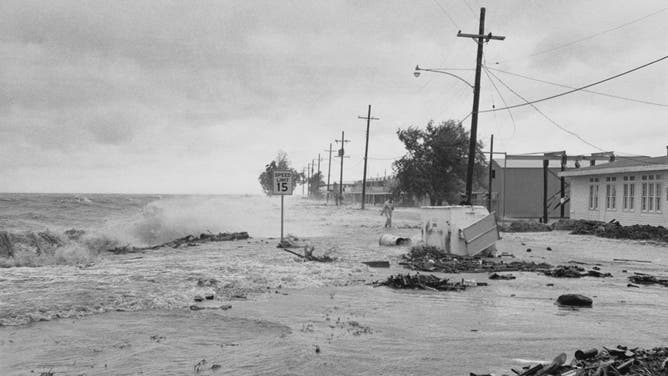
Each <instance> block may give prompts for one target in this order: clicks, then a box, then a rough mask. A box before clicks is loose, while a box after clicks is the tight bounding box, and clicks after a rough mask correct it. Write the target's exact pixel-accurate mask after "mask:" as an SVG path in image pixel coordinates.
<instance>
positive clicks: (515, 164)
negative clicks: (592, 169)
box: [493, 159, 607, 169]
mask: <svg viewBox="0 0 668 376" xmlns="http://www.w3.org/2000/svg"><path fill="white" fill-rule="evenodd" d="M493 161H494V162H495V163H496V164H497V165H498V166H499V167H500V168H540V169H542V168H543V161H542V160H523V159H506V160H503V159H494V160H493ZM588 163H589V162H588V161H580V164H582V165H584V164H588ZM598 163H607V162H606V161H599V162H598ZM549 167H550V168H561V162H559V161H555V160H550V165H549ZM566 168H575V161H573V160H569V161H567V162H566Z"/></svg>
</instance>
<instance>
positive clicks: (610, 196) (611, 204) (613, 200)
mask: <svg viewBox="0 0 668 376" xmlns="http://www.w3.org/2000/svg"><path fill="white" fill-rule="evenodd" d="M605 181H606V184H605V209H606V210H616V208H617V187H616V186H615V184H616V181H617V178H615V177H607V178H605Z"/></svg>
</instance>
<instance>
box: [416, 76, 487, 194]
mask: <svg viewBox="0 0 668 376" xmlns="http://www.w3.org/2000/svg"><path fill="white" fill-rule="evenodd" d="M423 71H424V72H433V73H441V74H445V75H448V76H451V77H454V78H456V79H458V80H459V81H461V82H463V83H465V84H466V85H467V86H468V87H470V88H471V89H472V90H473V108H474V111H476V112H477V111H478V109H477V108H478V106H477V98H478V96H477V94H478V92H479V91H478V90H476V87H475V86H473V85H472V84H471V83H470V82H468V81H466V80H465V79H463V78H461V77H459V76H458V75H456V74H453V73H450V72H446V71H445V70H441V69H431V68H420V66H419V65H416V66H415V71H414V72H413V75H414V76H415V78H418V77H420V72H423ZM476 78H479V77H477V76H476ZM478 82H479V80H476V84H477V83H478ZM476 121H477V120H476ZM474 129H475V125H473V124H472V125H471V135H470V140H469V162H468V168H467V172H466V201H464V204H466V205H471V195H472V185H473V161H474V157H475V147H476V140H475V131H474Z"/></svg>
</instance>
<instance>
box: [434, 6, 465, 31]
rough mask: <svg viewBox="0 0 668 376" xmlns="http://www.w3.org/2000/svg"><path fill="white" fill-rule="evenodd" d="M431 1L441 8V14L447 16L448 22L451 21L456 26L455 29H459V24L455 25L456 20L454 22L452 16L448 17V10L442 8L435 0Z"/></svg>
mask: <svg viewBox="0 0 668 376" xmlns="http://www.w3.org/2000/svg"><path fill="white" fill-rule="evenodd" d="M431 1H433V2H434V4H436V5H437V6H438V7H439V8H440V9H441V11H442V12H443V14H445V15H446V16H447V17H448V19H449V20H450V22H452V24H453V25H455V28H457V30H461V27H459V25H457V22H455V20H453V19H452V17H450V14H449V13H448V11H446V10H445V8H443V6H442V5H441V4H440V3H439V2H438V1H436V0H431Z"/></svg>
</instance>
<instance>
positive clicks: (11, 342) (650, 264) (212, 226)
mask: <svg viewBox="0 0 668 376" xmlns="http://www.w3.org/2000/svg"><path fill="white" fill-rule="evenodd" d="M0 198H4V201H1V202H2V205H4V207H3V211H2V213H0V214H1V216H0V223H3V224H5V226H6V227H8V228H9V229H10V230H11V231H12V232H19V231H41V230H43V229H44V228H45V227H49V229H50V230H51V231H54V232H57V231H62V230H65V229H68V228H71V227H76V228H77V229H83V230H86V231H87V232H88V233H91V234H95V236H104V237H105V238H106V239H111V240H113V241H117V242H119V243H120V244H128V243H130V244H138V245H139V244H155V243H158V242H160V241H167V240H171V239H174V238H176V237H179V236H183V235H185V234H187V233H198V232H206V231H207V230H208V231H212V232H218V231H248V232H249V234H250V235H251V236H252V238H251V239H249V240H243V241H233V242H221V243H209V244H206V245H200V246H197V247H189V248H182V249H169V248H164V249H158V250H149V251H146V252H143V253H133V254H125V255H111V254H104V253H102V254H98V253H97V251H96V250H95V249H93V248H94V247H91V244H94V245H99V242H94V241H90V239H88V241H87V242H84V243H85V244H80V243H77V244H70V243H68V242H66V244H65V245H64V246H63V248H64V249H65V251H61V254H60V257H58V258H44V259H39V258H38V259H36V260H34V259H29V260H27V261H26V264H30V265H40V266H38V267H23V266H11V267H5V268H0V323H2V325H3V326H0V374H2V375H26V374H31V373H33V372H34V373H36V374H39V373H40V372H45V371H49V370H51V371H52V372H54V373H55V374H56V375H81V374H86V375H137V374H145V375H154V374H155V375H183V374H199V375H218V374H220V375H223V374H232V375H342V374H343V375H381V374H382V375H412V374H414V375H432V374H443V375H468V374H469V372H477V373H486V372H495V373H502V372H505V373H507V372H508V371H509V369H510V368H516V369H517V368H518V367H521V366H523V365H526V364H527V362H528V361H538V360H551V359H552V358H553V357H555V356H556V355H558V354H559V353H561V352H566V353H567V354H568V355H569V356H571V355H572V353H573V352H574V351H575V350H576V349H578V348H590V347H600V346H603V345H606V346H614V345H616V344H628V345H631V346H641V347H653V346H666V345H667V344H668V320H666V319H665V317H666V315H665V312H666V310H667V309H668V288H665V287H661V286H641V287H640V288H631V287H627V283H628V280H627V276H628V275H630V274H632V273H633V272H644V273H651V274H658V275H668V247H666V246H665V245H661V244H652V243H647V242H637V241H619V240H610V239H601V238H596V237H591V236H576V235H568V234H567V233H566V232H551V233H523V234H502V236H503V237H504V238H503V239H502V240H501V241H499V242H498V244H497V247H498V249H499V251H500V252H510V253H513V254H515V255H516V256H517V258H521V259H527V260H532V261H545V262H548V263H551V264H553V265H557V264H564V263H566V262H568V261H570V260H576V261H579V262H585V263H588V264H590V265H588V266H593V264H600V265H599V267H600V268H601V271H603V272H610V273H612V274H613V276H614V277H612V278H591V277H587V278H581V279H557V278H551V277H547V276H542V275H538V274H536V273H530V272H524V273H513V274H514V275H516V276H517V279H516V280H510V281H488V280H487V275H486V274H460V275H439V276H448V277H452V278H457V279H459V278H465V279H469V280H470V279H474V280H478V281H486V282H489V286H481V287H475V288H470V289H468V290H466V291H462V292H431V291H427V292H425V291H405V290H391V289H389V288H385V287H373V286H371V285H369V283H370V282H373V281H376V280H383V279H384V278H386V277H387V276H389V275H390V274H396V273H406V272H408V271H407V270H405V269H403V268H402V267H401V266H400V265H398V264H397V262H398V261H400V257H401V254H403V253H405V252H406V251H407V250H408V248H407V247H383V246H379V245H378V238H379V237H380V235H381V234H383V233H385V230H384V229H383V228H382V226H383V224H384V218H383V217H381V216H380V215H379V210H380V208H368V209H367V210H365V211H361V210H359V209H356V208H352V207H345V208H337V207H334V206H333V205H329V206H327V205H324V203H322V202H311V201H307V200H303V199H300V198H298V197H289V198H287V199H286V232H287V233H291V234H294V235H296V236H298V237H300V238H304V239H305V240H306V241H307V242H308V243H309V244H312V245H313V246H314V247H315V254H317V255H322V254H328V255H329V256H331V257H335V258H337V260H336V261H335V262H333V263H316V262H301V261H299V260H298V259H297V258H296V257H295V256H293V255H291V254H289V253H286V252H283V251H281V250H280V249H277V248H276V247H275V245H276V243H277V241H278V239H277V238H276V237H277V236H278V235H279V231H280V224H279V218H280V200H279V199H278V198H266V197H256V196H250V197H245V196H213V197H197V196H196V197H173V196H171V197H148V196H147V197H128V196H114V197H107V198H105V200H106V201H105V200H102V199H100V197H98V196H86V197H85V199H81V198H79V197H77V198H76V200H75V201H74V202H73V203H69V204H67V205H69V206H67V208H66V210H62V211H61V212H60V214H57V213H58V209H54V207H53V205H52V201H54V200H55V198H54V197H47V198H40V199H39V200H38V199H36V198H35V197H30V199H31V200H32V201H31V203H30V210H28V211H27V210H24V209H21V208H25V207H26V204H22V203H21V202H20V201H11V200H20V199H17V198H16V197H15V196H10V197H7V196H2V197H0ZM58 199H62V198H58ZM122 200H125V201H122ZM36 201H37V202H38V203H35V202H36ZM100 202H102V203H100ZM59 205H60V206H62V205H63V204H62V203H60V204H59ZM78 206H81V208H78ZM26 212H29V214H26ZM86 216H87V217H86ZM69 217H71V218H69ZM394 222H395V225H396V227H395V228H394V229H393V230H392V231H391V232H392V233H394V234H396V235H402V236H419V228H418V226H419V223H420V218H419V210H417V209H406V208H398V209H397V210H395V219H394ZM10 224H11V225H12V226H9V225H10ZM22 226H23V227H22ZM522 243H524V245H523V244H522ZM105 244H106V243H105ZM84 245H85V246H84ZM548 246H549V247H551V248H552V251H548V250H547V247H548ZM86 247H88V248H86ZM527 248H531V249H532V252H526V249H527ZM615 258H618V259H629V260H641V261H645V262H638V261H613V259H615ZM369 260H389V261H390V263H391V267H390V269H373V268H368V267H367V266H366V265H364V264H361V263H360V262H361V261H369ZM0 261H2V260H0ZM5 264H7V265H10V264H11V263H9V262H5ZM19 265H21V264H19ZM198 282H199V283H198ZM550 283H551V284H554V285H553V286H547V284H550ZM207 293H213V294H215V299H214V300H210V301H208V300H207V301H205V302H202V303H195V302H194V301H193V298H194V296H195V295H205V294H207ZM563 293H582V294H585V295H587V296H590V297H592V298H593V300H594V305H593V308H587V309H578V310H574V309H564V308H560V307H558V306H556V305H555V304H554V301H555V299H556V297H557V296H559V295H560V294H563ZM193 304H196V305H198V306H201V307H204V308H206V309H204V310H198V311H192V310H190V309H189V308H188V307H189V306H190V305H193ZM228 305H231V308H229V309H221V307H223V308H228ZM316 350H318V351H316ZM203 360H205V361H204V362H202V361H203ZM197 364H199V367H197V369H196V365H197Z"/></svg>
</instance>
